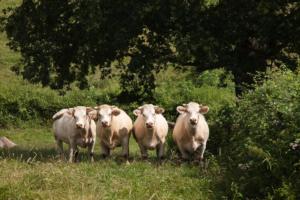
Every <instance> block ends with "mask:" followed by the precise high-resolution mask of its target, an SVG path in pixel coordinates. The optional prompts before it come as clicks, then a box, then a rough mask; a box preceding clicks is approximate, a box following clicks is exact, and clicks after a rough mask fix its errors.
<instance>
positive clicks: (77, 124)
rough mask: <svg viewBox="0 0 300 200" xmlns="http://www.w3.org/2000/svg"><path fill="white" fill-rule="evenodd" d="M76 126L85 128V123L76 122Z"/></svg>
mask: <svg viewBox="0 0 300 200" xmlns="http://www.w3.org/2000/svg"><path fill="white" fill-rule="evenodd" d="M76 128H79V129H83V128H84V125H83V124H82V123H76Z"/></svg>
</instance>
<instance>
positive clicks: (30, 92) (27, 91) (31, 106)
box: [0, 83, 114, 127]
mask: <svg viewBox="0 0 300 200" xmlns="http://www.w3.org/2000/svg"><path fill="white" fill-rule="evenodd" d="M0 91H1V92H0V127H7V126H17V125H20V124H21V123H23V122H25V121H36V122H40V123H41V122H47V121H49V120H50V119H51V117H52V115H53V114H54V113H56V112H57V111H58V110H60V109H62V108H68V107H73V106H78V105H85V106H93V105H96V104H100V103H107V102H110V101H111V98H112V97H113V95H112V94H110V93H108V92H105V90H104V91H97V90H81V91H80V90H72V91H69V92H67V93H66V94H65V95H64V96H60V95H59V94H58V93H57V92H55V91H53V90H51V89H49V88H41V87H39V86H34V85H30V84H26V83H25V84H24V85H17V84H10V85H1V86H0ZM111 92H114V91H111Z"/></svg>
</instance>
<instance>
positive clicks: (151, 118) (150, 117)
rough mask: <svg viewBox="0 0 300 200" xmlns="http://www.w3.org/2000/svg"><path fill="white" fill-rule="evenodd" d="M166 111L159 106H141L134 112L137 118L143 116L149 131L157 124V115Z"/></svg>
mask: <svg viewBox="0 0 300 200" xmlns="http://www.w3.org/2000/svg"><path fill="white" fill-rule="evenodd" d="M164 111H165V110H164V109H163V108H161V107H159V106H154V105H152V104H145V105H143V106H140V107H139V108H138V109H135V110H134V111H133V114H134V115H135V116H139V115H140V116H142V117H143V119H144V122H145V126H146V127H147V128H148V129H153V127H154V126H155V122H156V115H157V114H161V113H163V112H164Z"/></svg>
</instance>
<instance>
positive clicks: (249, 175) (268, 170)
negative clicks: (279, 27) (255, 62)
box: [226, 69, 300, 199]
mask: <svg viewBox="0 0 300 200" xmlns="http://www.w3.org/2000/svg"><path fill="white" fill-rule="evenodd" d="M254 88H255V89H253V90H251V91H249V92H246V93H245V94H244V95H243V96H242V98H241V99H240V101H239V102H238V106H237V108H236V111H235V115H234V120H233V121H234V126H233V127H234V131H233V135H232V137H231V138H230V147H229V152H228V153H229V154H228V155H229V157H228V159H227V163H226V164H227V165H228V169H229V174H228V179H227V180H229V182H231V184H228V185H232V184H234V185H235V186H236V187H237V188H236V189H235V193H237V192H239V193H240V194H242V195H243V197H244V198H250V199H254V198H255V199H257V198H259V199H261V198H264V199H299V198H300V190H299V188H300V181H299V177H300V170H299V169H300V161H299V153H300V151H299V148H296V146H297V145H296V146H295V145H294V146H293V148H292V147H291V144H292V143H293V142H295V141H296V140H297V138H298V139H299V138H300V74H299V73H293V72H291V71H289V70H285V69H281V70H278V69H276V70H271V71H268V72H267V73H266V75H265V76H262V75H258V76H256V83H255V84H254ZM229 190H230V189H229ZM230 194H231V197H233V196H234V194H233V193H232V192H230Z"/></svg>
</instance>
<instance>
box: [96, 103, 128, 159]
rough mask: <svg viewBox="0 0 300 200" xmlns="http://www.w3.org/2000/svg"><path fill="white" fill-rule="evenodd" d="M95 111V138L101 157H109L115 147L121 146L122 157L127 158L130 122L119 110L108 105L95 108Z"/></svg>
mask: <svg viewBox="0 0 300 200" xmlns="http://www.w3.org/2000/svg"><path fill="white" fill-rule="evenodd" d="M95 109H96V110H97V128H96V129H97V136H98V138H99V141H100V146H101V151H102V152H101V154H102V156H103V157H107V156H109V155H110V151H111V150H112V149H114V148H115V147H118V146H122V156H124V157H125V158H126V159H127V158H128V156H129V138H130V134H131V131H132V120H131V119H130V117H129V116H128V115H127V114H126V113H125V112H124V111H123V110H121V109H120V108H118V107H116V106H110V105H106V104H104V105H101V106H97V107H95Z"/></svg>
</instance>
